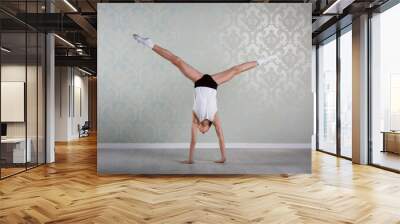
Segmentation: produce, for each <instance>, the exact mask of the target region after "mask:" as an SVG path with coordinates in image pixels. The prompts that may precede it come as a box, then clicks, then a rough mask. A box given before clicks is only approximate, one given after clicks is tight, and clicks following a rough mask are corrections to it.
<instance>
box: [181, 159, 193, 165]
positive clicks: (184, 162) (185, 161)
mask: <svg viewBox="0 0 400 224" xmlns="http://www.w3.org/2000/svg"><path fill="white" fill-rule="evenodd" d="M181 163H183V164H193V163H194V161H193V160H184V161H181Z"/></svg>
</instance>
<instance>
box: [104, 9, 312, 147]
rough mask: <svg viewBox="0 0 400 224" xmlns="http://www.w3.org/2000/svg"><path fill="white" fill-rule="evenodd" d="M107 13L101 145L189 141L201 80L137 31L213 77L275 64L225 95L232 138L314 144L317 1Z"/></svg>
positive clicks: (240, 80) (230, 86)
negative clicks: (259, 62)
mask: <svg viewBox="0 0 400 224" xmlns="http://www.w3.org/2000/svg"><path fill="white" fill-rule="evenodd" d="M98 15H99V16H98V34H99V36H98V125H99V128H98V141H99V143H174V142H188V141H189V137H190V125H191V108H192V104H193V83H191V81H189V80H187V79H186V78H185V77H184V76H183V75H182V74H181V73H180V72H179V71H178V70H177V69H176V68H175V67H174V66H173V65H171V64H170V63H169V62H167V61H165V60H163V59H162V58H161V57H159V56H158V55H156V54H155V53H154V52H152V51H151V50H149V49H148V48H144V47H142V46H141V45H139V44H137V43H136V42H135V41H134V40H133V39H132V34H133V33H139V34H143V35H145V36H149V37H151V38H152V39H153V40H154V41H155V43H157V44H159V45H161V46H163V47H165V48H168V49H170V50H171V51H173V52H174V53H176V54H177V55H178V56H180V57H181V58H183V59H184V60H185V61H187V62H188V63H189V64H191V65H192V66H194V67H195V68H197V69H198V70H200V71H202V72H203V73H208V74H213V73H216V72H219V71H222V70H225V69H227V68H229V67H231V66H233V65H235V64H238V63H242V62H245V61H249V60H255V59H258V58H263V57H271V59H272V61H271V63H268V64H267V65H263V66H259V67H257V68H255V69H254V70H251V71H249V72H246V73H244V74H242V75H240V76H239V77H237V78H235V79H234V80H232V81H231V82H229V83H227V84H225V85H222V86H220V87H219V88H218V102H219V104H218V106H219V114H220V116H221V118H222V122H223V128H224V133H225V138H226V141H227V142H236V143H310V142H311V135H312V123H313V121H312V113H313V107H312V103H313V101H312V92H311V4H262V3H258V4H147V3H146V4H110V3H105V4H99V7H98ZM199 141H200V142H215V141H216V138H215V134H214V131H210V133H208V134H207V135H202V136H200V138H199Z"/></svg>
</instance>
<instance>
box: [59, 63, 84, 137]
mask: <svg viewBox="0 0 400 224" xmlns="http://www.w3.org/2000/svg"><path fill="white" fill-rule="evenodd" d="M55 89H56V91H55V120H56V121H55V123H56V127H55V129H56V131H55V140H56V141H69V140H72V139H77V138H78V136H79V133H78V124H80V125H83V123H84V122H85V121H87V120H88V78H87V77H86V76H84V74H83V73H82V72H80V71H79V70H77V69H76V68H72V67H56V82H55ZM79 90H80V95H81V97H80V100H81V103H79V101H77V100H79V98H77V96H79V93H78V92H79ZM79 104H80V105H82V106H81V109H82V112H81V113H80V112H79V108H77V106H76V105H79Z"/></svg>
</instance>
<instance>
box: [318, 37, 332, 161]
mask: <svg viewBox="0 0 400 224" xmlns="http://www.w3.org/2000/svg"><path fill="white" fill-rule="evenodd" d="M335 38H336V36H334V37H332V38H330V39H331V40H328V41H327V42H326V43H323V44H321V45H320V46H319V48H318V62H317V63H318V65H319V66H318V120H319V122H318V149H320V150H323V151H327V152H330V153H336V39H335Z"/></svg>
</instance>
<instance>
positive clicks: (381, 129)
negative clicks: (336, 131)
mask: <svg viewBox="0 0 400 224" xmlns="http://www.w3.org/2000/svg"><path fill="white" fill-rule="evenodd" d="M399 21H400V5H396V6H394V7H392V8H390V9H388V10H386V11H384V12H382V13H380V14H375V15H374V16H373V17H372V19H371V34H372V37H371V40H372V49H371V53H372V54H371V58H372V63H371V65H372V72H371V99H370V100H371V101H370V104H371V111H370V114H371V115H370V116H371V121H372V124H371V130H370V132H371V138H372V139H371V140H372V149H371V154H370V156H371V162H372V163H373V164H375V165H379V166H383V167H387V168H391V169H395V170H400V132H399V131H400V63H399V52H400V42H399V40H400V32H399V30H398V28H397V27H398V22H399Z"/></svg>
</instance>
